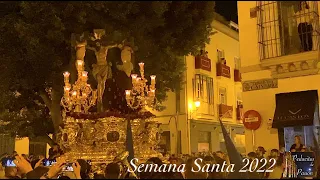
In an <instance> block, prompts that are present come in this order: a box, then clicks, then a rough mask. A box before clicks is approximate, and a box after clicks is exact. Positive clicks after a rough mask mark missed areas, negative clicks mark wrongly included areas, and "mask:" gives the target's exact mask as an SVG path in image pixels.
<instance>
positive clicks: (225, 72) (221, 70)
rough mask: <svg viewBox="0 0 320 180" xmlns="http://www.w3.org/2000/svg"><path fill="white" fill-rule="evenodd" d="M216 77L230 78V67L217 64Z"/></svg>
mask: <svg viewBox="0 0 320 180" xmlns="http://www.w3.org/2000/svg"><path fill="white" fill-rule="evenodd" d="M217 76H223V77H226V78H230V77H231V76H230V67H229V66H227V65H225V64H222V63H217Z"/></svg>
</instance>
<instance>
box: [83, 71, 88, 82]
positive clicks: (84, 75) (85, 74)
mask: <svg viewBox="0 0 320 180" xmlns="http://www.w3.org/2000/svg"><path fill="white" fill-rule="evenodd" d="M82 79H83V81H85V82H87V80H88V72H87V71H83V72H82Z"/></svg>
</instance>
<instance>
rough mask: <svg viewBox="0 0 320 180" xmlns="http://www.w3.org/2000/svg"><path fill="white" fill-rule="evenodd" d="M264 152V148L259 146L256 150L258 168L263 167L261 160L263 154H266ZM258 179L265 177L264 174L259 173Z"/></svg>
mask: <svg viewBox="0 0 320 180" xmlns="http://www.w3.org/2000/svg"><path fill="white" fill-rule="evenodd" d="M266 152H267V151H266V150H265V149H264V147H262V146H259V147H258V148H257V150H256V154H257V159H258V162H259V163H258V167H262V166H263V163H264V162H263V161H262V159H264V158H265V157H264V156H265V154H266ZM259 177H260V178H261V179H262V178H264V177H265V173H264V172H259Z"/></svg>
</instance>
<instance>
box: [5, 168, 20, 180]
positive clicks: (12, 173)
mask: <svg viewBox="0 0 320 180" xmlns="http://www.w3.org/2000/svg"><path fill="white" fill-rule="evenodd" d="M4 172H5V175H4V176H5V179H20V177H19V176H18V169H17V168H16V167H8V166H7V167H5V168H4Z"/></svg>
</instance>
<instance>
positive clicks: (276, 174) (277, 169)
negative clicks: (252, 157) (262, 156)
mask: <svg viewBox="0 0 320 180" xmlns="http://www.w3.org/2000/svg"><path fill="white" fill-rule="evenodd" d="M271 151H272V150H271ZM277 153H278V156H277ZM273 155H274V156H273ZM269 158H270V159H271V158H274V159H275V161H276V164H275V165H274V166H273V168H272V170H273V171H272V172H270V173H268V174H267V178H268V179H281V178H282V174H283V172H284V168H283V156H282V155H279V152H277V151H276V150H273V152H271V153H270V156H269ZM270 159H269V161H268V162H269V164H268V168H269V167H270V166H271V165H272V164H273V163H272V162H271V161H270Z"/></svg>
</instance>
